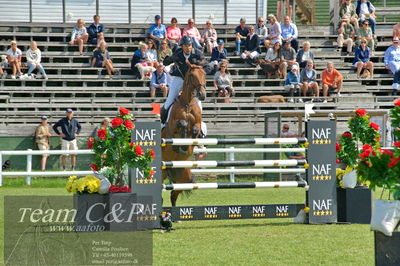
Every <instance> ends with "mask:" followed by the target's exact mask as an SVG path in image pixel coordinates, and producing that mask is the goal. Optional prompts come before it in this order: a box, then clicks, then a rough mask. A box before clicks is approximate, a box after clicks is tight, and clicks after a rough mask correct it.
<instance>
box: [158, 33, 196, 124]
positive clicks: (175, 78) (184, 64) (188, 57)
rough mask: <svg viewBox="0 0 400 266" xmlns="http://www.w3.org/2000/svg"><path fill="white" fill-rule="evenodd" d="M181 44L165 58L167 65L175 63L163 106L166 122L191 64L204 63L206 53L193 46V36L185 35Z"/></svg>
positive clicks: (162, 119)
mask: <svg viewBox="0 0 400 266" xmlns="http://www.w3.org/2000/svg"><path fill="white" fill-rule="evenodd" d="M181 46H182V48H179V49H177V50H176V51H175V53H174V54H173V55H172V56H171V57H168V58H166V59H165V60H164V64H165V65H169V64H171V63H175V64H174V66H173V68H172V70H171V76H172V80H171V84H170V89H169V93H168V98H167V100H166V101H165V104H164V106H163V107H162V108H161V122H162V123H163V124H165V122H166V121H167V116H168V109H169V108H170V107H171V105H172V104H173V103H174V101H175V99H176V98H177V97H178V95H179V93H180V92H181V91H182V88H183V83H184V78H185V75H186V72H187V71H188V70H189V69H190V65H203V64H204V55H203V53H202V52H201V51H200V50H197V49H195V48H193V47H192V38H191V37H190V36H183V37H182V39H181Z"/></svg>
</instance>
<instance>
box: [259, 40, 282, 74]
mask: <svg viewBox="0 0 400 266" xmlns="http://www.w3.org/2000/svg"><path fill="white" fill-rule="evenodd" d="M281 58H282V55H281V43H280V42H276V43H275V44H274V47H273V48H268V50H267V54H266V55H265V61H264V62H262V63H261V65H260V66H261V68H262V69H263V70H264V73H265V76H266V78H267V79H270V78H271V75H272V74H275V78H280V76H281V72H280V71H279V69H280V68H279V66H280V64H281Z"/></svg>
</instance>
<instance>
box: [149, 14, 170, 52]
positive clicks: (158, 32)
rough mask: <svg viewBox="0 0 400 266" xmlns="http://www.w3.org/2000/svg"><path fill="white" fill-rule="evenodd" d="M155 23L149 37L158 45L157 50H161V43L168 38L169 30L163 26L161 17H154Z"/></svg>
mask: <svg viewBox="0 0 400 266" xmlns="http://www.w3.org/2000/svg"><path fill="white" fill-rule="evenodd" d="M154 21H155V23H154V24H153V25H151V26H150V28H149V37H150V39H152V40H153V41H154V43H155V44H156V47H157V49H158V48H160V42H161V41H162V40H164V39H165V38H166V37H167V29H166V28H165V25H163V24H161V16H160V15H156V16H155V17H154Z"/></svg>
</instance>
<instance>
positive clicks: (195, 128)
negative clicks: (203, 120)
mask: <svg viewBox="0 0 400 266" xmlns="http://www.w3.org/2000/svg"><path fill="white" fill-rule="evenodd" d="M200 130H201V129H200V128H199V127H198V126H197V125H194V126H193V127H192V139H197V138H198V137H199V135H200Z"/></svg>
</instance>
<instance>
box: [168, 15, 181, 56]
mask: <svg viewBox="0 0 400 266" xmlns="http://www.w3.org/2000/svg"><path fill="white" fill-rule="evenodd" d="M177 24H178V20H177V19H176V18H172V19H171V26H169V27H168V29H167V39H168V42H169V47H171V49H172V51H173V52H175V50H176V49H177V48H178V44H179V41H180V40H181V37H182V32H181V29H180V28H179V27H178V26H177Z"/></svg>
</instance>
